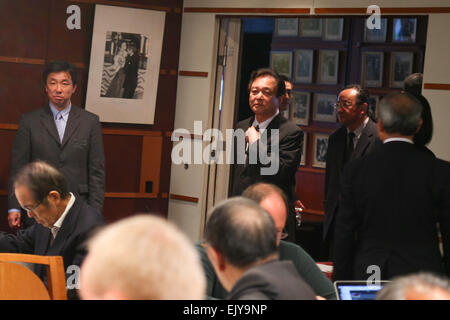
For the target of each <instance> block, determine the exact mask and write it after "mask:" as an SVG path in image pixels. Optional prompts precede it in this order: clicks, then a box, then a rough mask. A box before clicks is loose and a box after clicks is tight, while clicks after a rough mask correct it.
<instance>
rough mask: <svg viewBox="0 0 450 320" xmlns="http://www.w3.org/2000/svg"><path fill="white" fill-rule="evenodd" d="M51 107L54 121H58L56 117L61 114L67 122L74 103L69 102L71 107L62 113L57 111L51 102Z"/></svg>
mask: <svg viewBox="0 0 450 320" xmlns="http://www.w3.org/2000/svg"><path fill="white" fill-rule="evenodd" d="M49 105H50V110H52V113H53V119H56V116H57V115H58V114H61V115H62V117H63V118H64V120H67V116H68V115H69V112H70V109H72V102H69V105H68V106H67V107H66V108H64V109H63V110H61V111H59V110H58V109H56V107H55V106H54V105H53V104H52V103H51V102H49Z"/></svg>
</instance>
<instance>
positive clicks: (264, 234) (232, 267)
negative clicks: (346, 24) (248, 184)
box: [205, 197, 316, 300]
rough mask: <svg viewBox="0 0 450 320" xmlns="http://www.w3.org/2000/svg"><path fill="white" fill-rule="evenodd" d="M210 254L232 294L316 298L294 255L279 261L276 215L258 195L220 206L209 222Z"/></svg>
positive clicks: (235, 297)
mask: <svg viewBox="0 0 450 320" xmlns="http://www.w3.org/2000/svg"><path fill="white" fill-rule="evenodd" d="M205 239H206V242H207V244H208V248H207V251H208V256H209V259H210V260H211V263H212V265H213V267H214V269H215V271H216V274H217V276H218V278H219V280H220V282H221V283H222V285H223V287H224V288H225V289H226V290H227V291H228V292H230V294H229V295H228V299H229V300H248V299H253V300H287V299H292V300H313V299H315V296H316V294H315V293H314V292H313V290H312V289H311V288H310V287H309V286H308V285H307V284H306V283H305V282H304V281H303V279H302V278H301V277H300V276H299V275H298V273H297V270H296V269H295V267H294V264H293V263H292V262H291V261H279V260H278V250H277V230H276V228H275V224H274V221H273V219H272V217H271V216H270V215H269V214H268V213H267V212H266V211H265V210H264V209H263V208H261V207H260V206H259V205H258V204H257V203H255V202H254V201H252V200H249V199H246V198H243V197H236V198H231V199H228V200H226V201H224V202H222V203H220V204H219V205H218V206H216V207H215V208H214V209H213V211H212V213H211V215H210V218H209V220H208V223H207V225H206V232H205Z"/></svg>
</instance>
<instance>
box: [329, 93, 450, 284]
mask: <svg viewBox="0 0 450 320" xmlns="http://www.w3.org/2000/svg"><path fill="white" fill-rule="evenodd" d="M421 111H422V106H421V104H420V102H419V101H418V100H417V99H415V98H414V97H413V96H412V95H410V94H408V93H394V94H390V95H388V96H386V97H385V98H384V99H383V100H382V101H381V102H380V105H379V107H378V131H379V137H380V139H381V140H382V141H383V145H382V146H381V147H380V150H379V151H377V152H375V153H373V154H370V155H368V156H366V157H364V158H361V159H358V160H356V161H354V162H351V163H350V164H349V165H348V166H347V167H346V169H345V170H344V176H343V184H342V193H341V194H342V196H341V199H340V203H339V208H340V209H339V213H338V215H337V217H336V218H337V219H336V229H335V231H336V232H335V259H334V278H335V280H351V279H354V280H363V279H368V278H369V277H371V278H372V279H374V278H377V280H388V279H390V278H392V277H394V276H399V275H405V274H408V273H414V272H419V271H428V272H434V273H437V274H442V273H446V274H447V275H449V274H450V259H449V257H450V251H449V250H450V165H449V163H447V162H445V161H442V160H439V159H436V158H434V157H433V156H432V155H430V154H428V153H425V152H422V151H421V150H420V149H418V148H416V147H414V145H413V136H414V134H415V133H416V132H417V130H419V128H420V125H421V123H422V120H421V117H420V115H421ZM437 223H438V224H439V228H440V231H441V234H442V245H443V255H442V254H441V252H440V250H439V237H438V230H437Z"/></svg>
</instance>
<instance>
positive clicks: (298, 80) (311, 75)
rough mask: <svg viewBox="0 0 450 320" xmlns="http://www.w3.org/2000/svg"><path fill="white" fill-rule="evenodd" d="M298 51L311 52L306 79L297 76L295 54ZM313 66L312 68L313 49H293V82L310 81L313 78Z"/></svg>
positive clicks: (296, 54)
mask: <svg viewBox="0 0 450 320" xmlns="http://www.w3.org/2000/svg"><path fill="white" fill-rule="evenodd" d="M300 51H305V52H311V64H310V65H309V76H308V79H301V78H298V77H297V68H298V63H297V61H298V60H297V56H298V54H299V52H300ZM313 68H314V50H313V49H296V50H294V82H295V83H312V78H313Z"/></svg>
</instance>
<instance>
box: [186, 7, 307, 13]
mask: <svg viewBox="0 0 450 320" xmlns="http://www.w3.org/2000/svg"><path fill="white" fill-rule="evenodd" d="M310 11H311V9H310V8H206V7H186V8H184V12H190V13H277V14H310Z"/></svg>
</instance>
